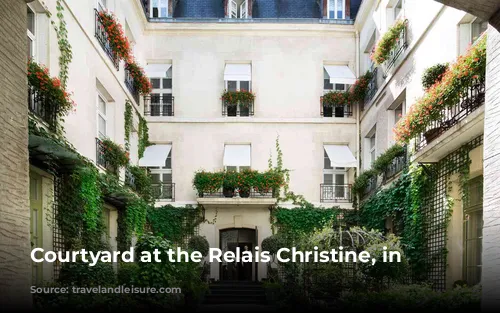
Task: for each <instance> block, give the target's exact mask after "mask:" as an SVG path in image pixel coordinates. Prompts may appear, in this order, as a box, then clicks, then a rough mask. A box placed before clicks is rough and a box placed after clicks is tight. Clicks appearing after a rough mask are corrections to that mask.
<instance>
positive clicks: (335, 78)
mask: <svg viewBox="0 0 500 313" xmlns="http://www.w3.org/2000/svg"><path fill="white" fill-rule="evenodd" d="M325 70H326V71H327V72H328V75H329V76H330V83H331V84H335V83H337V84H348V85H353V84H354V83H355V82H356V76H355V75H354V73H353V72H352V71H351V69H350V68H349V67H348V66H347V65H325Z"/></svg>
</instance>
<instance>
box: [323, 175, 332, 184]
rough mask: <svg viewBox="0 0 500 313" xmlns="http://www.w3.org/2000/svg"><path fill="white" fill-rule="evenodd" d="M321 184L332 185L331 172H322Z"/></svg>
mask: <svg viewBox="0 0 500 313" xmlns="http://www.w3.org/2000/svg"><path fill="white" fill-rule="evenodd" d="M323 184H325V185H333V174H323Z"/></svg>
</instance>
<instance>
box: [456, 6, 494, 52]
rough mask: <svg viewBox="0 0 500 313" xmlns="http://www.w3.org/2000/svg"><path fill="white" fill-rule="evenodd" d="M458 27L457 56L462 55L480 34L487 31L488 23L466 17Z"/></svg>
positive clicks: (469, 16)
mask: <svg viewBox="0 0 500 313" xmlns="http://www.w3.org/2000/svg"><path fill="white" fill-rule="evenodd" d="M458 26H459V54H464V53H465V52H466V51H467V49H468V48H469V46H470V45H472V44H474V43H475V42H476V41H477V40H478V39H479V37H481V34H482V33H484V32H485V31H486V30H487V29H488V22H487V21H484V20H482V19H480V18H475V17H473V16H471V15H467V16H466V17H465V18H464V20H463V21H462V22H461V23H460V24H459V25H458Z"/></svg>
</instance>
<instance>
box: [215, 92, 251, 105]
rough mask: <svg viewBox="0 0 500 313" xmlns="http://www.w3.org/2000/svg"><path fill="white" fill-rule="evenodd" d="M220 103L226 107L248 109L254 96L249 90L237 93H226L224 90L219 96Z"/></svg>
mask: <svg viewBox="0 0 500 313" xmlns="http://www.w3.org/2000/svg"><path fill="white" fill-rule="evenodd" d="M221 99H222V101H224V102H225V104H226V105H237V104H239V105H240V106H242V107H248V106H249V105H251V104H252V103H253V101H254V99H255V94H253V93H252V92H251V91H249V90H238V91H228V90H224V92H223V93H222V95H221Z"/></svg>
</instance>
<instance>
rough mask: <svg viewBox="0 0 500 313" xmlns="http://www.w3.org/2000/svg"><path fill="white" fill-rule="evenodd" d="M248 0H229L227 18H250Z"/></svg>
mask: <svg viewBox="0 0 500 313" xmlns="http://www.w3.org/2000/svg"><path fill="white" fill-rule="evenodd" d="M248 3H249V1H248V0H228V1H227V13H226V17H227V18H248V16H249V5H248Z"/></svg>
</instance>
